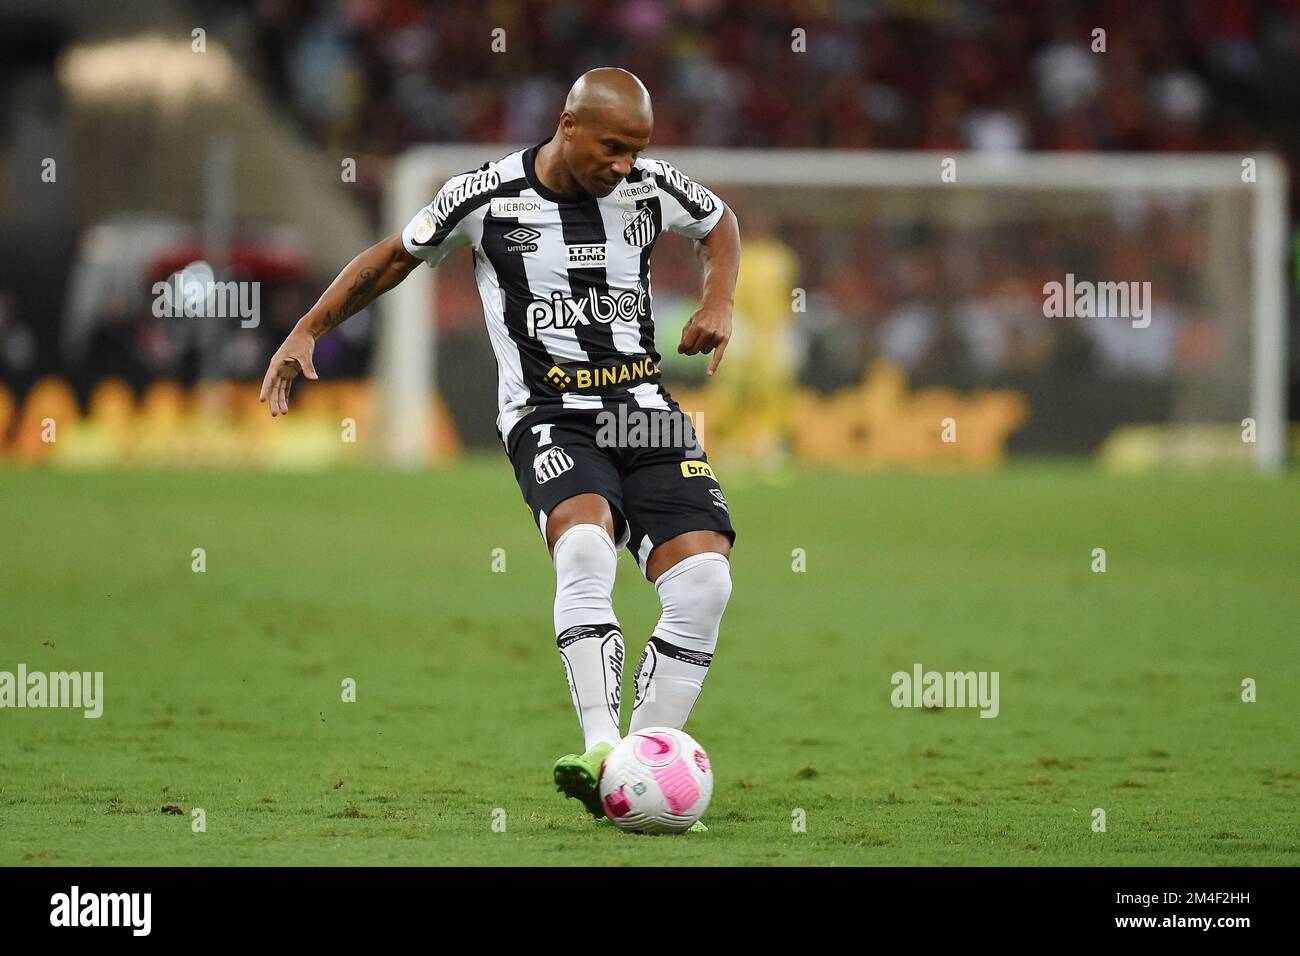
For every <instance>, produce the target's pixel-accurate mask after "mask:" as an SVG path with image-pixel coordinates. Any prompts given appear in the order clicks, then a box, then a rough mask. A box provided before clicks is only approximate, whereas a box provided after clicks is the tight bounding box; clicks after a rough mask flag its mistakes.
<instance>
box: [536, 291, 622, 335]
mask: <svg viewBox="0 0 1300 956" xmlns="http://www.w3.org/2000/svg"><path fill="white" fill-rule="evenodd" d="M645 300H646V294H645V290H644V289H643V288H642V287H641V286H640V284H638V285H637V287H636V288H635V289H631V290H627V291H623V292H598V291H597V290H595V289H588V290H587V294H586V295H585V296H583V297H581V298H578V299H572V298H569V297H568V296H566V295H562V294H560V293H559V292H552V293H551V297H550V300H549V301H547V300H545V299H534V300H533V301H532V302H530V303H528V307H527V308H526V309H525V310H524V317H525V319H526V320H527V322H528V334H529V335H532V336H536V335H537V333H538V331H539V330H541V329H550V328H555V329H573V328H577V327H578V326H580V325H591V323H592V321H593V320H594V321H596V322H599V323H601V324H602V325H609V324H610V323H611V322H613V321H614V320H615V319H618V320H619V321H621V322H636V321H638V320H639V319H640V317H641V316H642V315H643V314H644V312H645Z"/></svg>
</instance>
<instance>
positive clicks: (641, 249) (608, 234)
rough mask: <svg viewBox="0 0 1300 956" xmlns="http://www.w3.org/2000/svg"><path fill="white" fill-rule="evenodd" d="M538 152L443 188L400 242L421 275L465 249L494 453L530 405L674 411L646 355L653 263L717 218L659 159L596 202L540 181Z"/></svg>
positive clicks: (717, 210) (712, 205) (703, 192)
mask: <svg viewBox="0 0 1300 956" xmlns="http://www.w3.org/2000/svg"><path fill="white" fill-rule="evenodd" d="M544 145H546V144H545V143H538V144H537V145H536V146H531V147H529V148H528V149H521V150H518V151H516V152H513V153H511V154H510V155H508V156H505V157H503V158H502V159H499V160H497V161H495V162H489V163H485V164H483V166H482V167H480V168H479V169H477V170H474V171H473V172H468V173H464V174H462V175H459V176H454V177H452V178H451V179H449V180H447V182H446V184H445V185H443V187H442V189H440V190H439V191H438V195H437V196H436V197H434V200H433V202H431V203H429V205H427V206H425V207H424V208H423V209H421V210H420V211H419V212H418V213H416V215H415V217H414V218H413V219H412V220H411V221H410V222H409V223H408V224H407V226H406V228H405V229H404V230H403V232H402V241H403V243H404V244H405V246H406V250H407V251H408V252H409V253H410V254H411V255H413V256H415V257H417V258H419V259H423V260H424V261H425V262H427V263H429V265H430V266H436V265H437V264H438V263H439V262H441V261H442V260H443V258H444V257H445V256H446V255H447V253H448V252H450V251H451V250H452V249H455V248H457V247H459V246H465V245H468V246H470V247H471V248H472V249H473V252H474V276H475V279H476V281H477V283H478V290H479V296H480V298H481V299H482V300H483V317H484V320H485V321H486V322H487V328H488V335H489V337H490V339H491V342H492V350H493V352H495V353H496V361H497V405H498V410H499V411H498V415H497V433H498V435H499V436H500V437H501V440H502V442H503V443H504V442H506V441H507V439H508V438H509V435H510V432H511V429H512V428H514V426H515V425H516V424H517V423H518V422H519V420H520V419H521V418H523V417H524V416H525V415H526V414H528V413H529V412H531V411H532V410H533V409H534V408H536V407H538V406H544V405H563V406H566V407H571V408H591V409H600V408H604V407H608V404H607V403H610V402H617V401H624V402H633V403H635V404H637V405H639V406H641V407H643V408H661V409H662V408H670V407H672V406H671V405H670V404H669V403H670V402H671V399H670V398H669V396H668V393H667V391H665V389H664V388H663V385H662V384H661V381H660V374H659V353H658V352H657V351H655V333H654V316H653V309H652V297H651V291H650V253H651V251H652V250H653V249H654V244H655V241H656V240H657V239H658V238H659V235H660V233H662V232H663V231H664V230H668V231H671V232H676V233H680V234H682V235H684V236H688V237H690V238H692V239H703V238H704V237H705V236H706V235H708V234H709V232H710V231H711V230H712V229H713V227H714V226H715V225H717V223H718V221H719V220H720V219H721V218H722V214H723V209H724V207H723V203H722V200H720V199H719V198H718V197H717V196H716V195H714V194H713V193H712V192H711V191H710V190H708V189H706V188H705V187H703V186H701V185H699V184H698V183H695V182H692V181H691V180H690V179H688V178H687V177H686V176H684V175H683V174H682V173H680V172H678V171H677V170H676V169H675V168H673V167H672V166H670V165H669V164H668V163H665V162H662V161H660V160H655V159H638V160H637V161H636V164H635V166H634V167H633V168H632V170H631V172H630V173H629V174H628V176H627V178H626V179H625V180H624V181H623V182H622V183H620V184H619V186H618V188H617V189H615V190H614V191H613V192H612V193H610V194H609V195H608V196H605V197H603V198H599V199H598V198H596V197H595V196H591V195H584V196H583V197H572V196H570V197H566V196H561V195H559V194H558V193H555V192H552V191H551V190H550V189H547V188H546V186H544V185H543V184H542V182H541V181H540V180H539V179H538V178H537V172H536V169H535V168H534V158H535V157H536V155H537V151H538V150H539V149H540V148H541V147H542V146H544Z"/></svg>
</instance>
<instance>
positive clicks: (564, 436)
mask: <svg viewBox="0 0 1300 956" xmlns="http://www.w3.org/2000/svg"><path fill="white" fill-rule="evenodd" d="M598 416H599V417H598ZM506 449H507V454H508V455H509V457H510V462H511V464H512V465H514V469H515V479H516V480H517V481H518V482H519V490H520V491H522V492H523V495H524V501H525V502H526V503H527V504H528V507H529V509H530V510H531V511H532V513H533V519H534V520H535V521H536V522H537V526H538V528H539V529H540V530H541V532H542V540H543V541H545V539H546V516H547V515H548V514H550V513H551V512H553V511H554V510H555V507H556V506H557V505H558V504H560V502H562V501H564V500H565V499H566V498H572V497H573V496H574V495H581V494H597V495H600V496H601V497H603V498H604V499H605V500H606V501H608V502H609V508H610V511H611V512H612V514H613V516H614V537H615V542H616V547H619V548H622V547H626V548H627V549H628V550H629V551H630V552H632V555H633V557H635V558H636V561H637V565H638V566H639V567H640V568H641V572H642V573H643V574H644V573H646V562H647V561H648V560H649V558H650V552H651V551H652V550H653V549H654V548H655V547H656V546H657V545H659V544H662V543H663V542H665V541H667V540H668V539H669V538H673V537H676V536H677V535H679V534H682V533H684V532H687V531H718V532H720V533H722V534H725V535H726V536H727V539H728V540H729V541H730V542H731V543H732V544H734V543H735V541H736V532H735V530H734V529H733V528H732V527H731V515H730V513H729V511H728V507H727V499H726V498H725V497H724V496H723V494H722V486H721V485H720V484H719V483H718V479H717V477H716V476H715V475H714V473H713V469H712V467H711V466H710V465H709V461H708V457H707V456H706V455H705V454H704V448H703V446H702V445H700V444H699V442H698V440H697V439H696V436H695V432H694V429H693V428H692V427H691V420H690V418H689V417H688V416H687V415H685V414H684V413H683V412H682V411H681V410H680V408H678V407H677V406H676V403H673V405H672V406H671V407H670V408H669V409H667V410H663V409H648V408H641V407H640V406H638V405H636V404H634V403H632V402H621V401H612V400H609V399H607V400H606V401H605V407H604V408H603V409H594V408H570V407H565V406H554V407H551V406H541V407H539V408H538V409H537V411H535V412H532V413H530V414H528V415H526V416H524V418H523V419H521V420H520V421H519V422H518V423H517V424H516V425H515V427H514V428H513V429H512V430H511V433H510V436H509V439H508V443H507V446H506Z"/></svg>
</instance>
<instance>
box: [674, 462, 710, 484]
mask: <svg viewBox="0 0 1300 956" xmlns="http://www.w3.org/2000/svg"><path fill="white" fill-rule="evenodd" d="M682 477H683V478H712V479H713V480H714V481H717V480H718V479H717V477H716V476H715V475H714V474H713V469H712V468H710V467H709V464H708V462H704V461H684V462H682Z"/></svg>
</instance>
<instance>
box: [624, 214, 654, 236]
mask: <svg viewBox="0 0 1300 956" xmlns="http://www.w3.org/2000/svg"><path fill="white" fill-rule="evenodd" d="M623 220H624V221H625V222H626V223H627V225H626V226H624V227H623V238H624V239H626V240H627V241H628V244H629V245H633V246H645V245H649V244H650V240H651V239H653V238H654V237H655V217H654V213H653V212H652V211H651V210H650V208H649V207H648V206H642V207H641V209H639V210H638V211H637V212H635V213H633V212H625V213H623Z"/></svg>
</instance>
